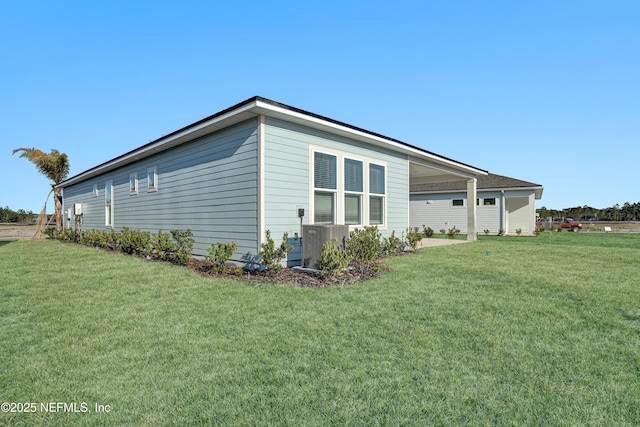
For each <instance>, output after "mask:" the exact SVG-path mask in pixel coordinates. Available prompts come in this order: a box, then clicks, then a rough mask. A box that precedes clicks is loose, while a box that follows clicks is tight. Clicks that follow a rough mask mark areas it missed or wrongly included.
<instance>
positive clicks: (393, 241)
mask: <svg viewBox="0 0 640 427" xmlns="http://www.w3.org/2000/svg"><path fill="white" fill-rule="evenodd" d="M401 250H402V239H400V238H399V237H397V236H396V232H395V230H394V231H392V232H391V236H389V238H388V239H387V238H384V239H383V242H382V251H383V252H384V253H385V254H387V255H393V254H397V253H398V252H400V251H401Z"/></svg>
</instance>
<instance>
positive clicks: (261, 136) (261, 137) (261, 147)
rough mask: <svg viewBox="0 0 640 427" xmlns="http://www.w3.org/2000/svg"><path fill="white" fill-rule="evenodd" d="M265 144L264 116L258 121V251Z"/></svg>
mask: <svg viewBox="0 0 640 427" xmlns="http://www.w3.org/2000/svg"><path fill="white" fill-rule="evenodd" d="M265 142H266V125H265V120H264V116H262V115H261V116H260V117H259V119H258V147H257V148H258V246H257V250H258V252H259V251H260V245H262V241H263V237H264V232H265V204H266V203H265V189H264V187H265V170H264V168H265V157H264V154H265Z"/></svg>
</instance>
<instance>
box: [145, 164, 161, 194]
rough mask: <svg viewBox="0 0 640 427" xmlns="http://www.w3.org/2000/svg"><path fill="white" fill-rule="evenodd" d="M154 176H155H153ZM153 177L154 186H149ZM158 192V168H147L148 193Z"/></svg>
mask: <svg viewBox="0 0 640 427" xmlns="http://www.w3.org/2000/svg"><path fill="white" fill-rule="evenodd" d="M151 174H153V175H151ZM150 176H153V186H151V185H149V184H150V181H149V177H150ZM154 191H158V167H157V166H153V167H150V168H147V193H150V192H154Z"/></svg>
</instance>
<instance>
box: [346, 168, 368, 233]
mask: <svg viewBox="0 0 640 427" xmlns="http://www.w3.org/2000/svg"><path fill="white" fill-rule="evenodd" d="M347 161H351V162H358V163H360V187H361V190H360V191H357V190H348V189H347V182H346V181H347V174H346V169H347ZM342 167H343V173H342V175H343V185H344V194H343V196H342V200H343V203H344V209H343V210H344V224H345V225H349V226H352V227H360V226H362V223H363V216H364V215H363V211H364V208H363V198H364V168H365V162H364V161H363V160H361V159H356V158H352V157H349V156H344V157H343V158H342ZM347 198H352V199H355V198H357V200H358V222H357V223H349V222H347Z"/></svg>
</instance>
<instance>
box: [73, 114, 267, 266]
mask: <svg viewBox="0 0 640 427" xmlns="http://www.w3.org/2000/svg"><path fill="white" fill-rule="evenodd" d="M257 132H258V122H257V120H250V121H247V122H243V123H241V124H238V125H235V126H232V127H229V128H226V129H224V130H221V131H219V132H216V133H214V134H210V135H207V136H204V137H202V138H199V139H197V140H194V141H191V142H189V143H186V144H183V145H180V146H178V147H175V148H173V149H170V150H167V151H164V152H161V153H159V154H156V155H154V156H151V157H148V158H145V159H143V160H141V161H139V162H136V163H132V164H129V165H126V166H123V167H121V168H119V169H116V170H113V171H111V172H108V173H105V174H103V175H100V176H98V177H95V178H91V179H88V180H87V181H85V182H81V183H78V184H75V185H72V186H69V187H67V188H65V189H64V209H65V210H66V209H68V208H69V207H72V206H73V204H74V203H82V206H83V224H82V229H84V230H89V229H107V227H105V205H104V204H105V183H106V182H107V181H109V180H112V181H113V206H114V211H113V212H114V214H113V225H114V227H113V228H114V229H115V230H117V231H118V230H121V229H122V227H123V226H127V227H129V228H131V229H134V230H135V229H139V230H143V231H150V232H153V233H157V232H158V230H163V231H166V232H168V231H169V230H173V229H184V230H186V229H188V228H189V229H191V231H192V232H193V235H194V239H195V244H194V255H199V256H204V255H206V254H207V250H208V248H209V246H210V245H211V244H212V243H214V242H224V241H233V240H236V241H238V251H237V252H236V254H235V255H234V256H233V258H232V260H234V261H239V262H242V261H243V259H247V258H250V257H251V256H255V254H256V253H257V241H258V239H257V238H258V155H257V152H258V150H257ZM151 167H156V168H157V176H158V181H157V188H158V189H157V191H152V192H147V184H146V183H147V168H151ZM133 172H136V173H137V177H138V192H137V194H135V195H131V194H130V192H129V176H130V174H131V173H133ZM93 184H98V196H97V197H95V196H93V195H92V188H93Z"/></svg>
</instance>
